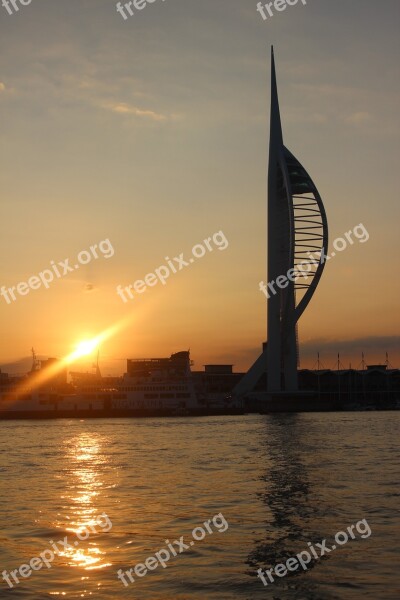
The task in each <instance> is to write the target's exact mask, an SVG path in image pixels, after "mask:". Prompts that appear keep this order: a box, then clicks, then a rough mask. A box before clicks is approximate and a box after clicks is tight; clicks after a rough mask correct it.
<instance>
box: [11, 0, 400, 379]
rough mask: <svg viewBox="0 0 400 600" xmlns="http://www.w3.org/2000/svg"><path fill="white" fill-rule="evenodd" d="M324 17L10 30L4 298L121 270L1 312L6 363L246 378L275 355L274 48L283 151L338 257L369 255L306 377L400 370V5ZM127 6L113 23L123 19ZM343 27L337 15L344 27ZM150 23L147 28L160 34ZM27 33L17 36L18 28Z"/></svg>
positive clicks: (314, 11) (204, 8) (343, 275)
mask: <svg viewBox="0 0 400 600" xmlns="http://www.w3.org/2000/svg"><path fill="white" fill-rule="evenodd" d="M343 6H345V9H343V10H338V8H337V5H336V4H335V7H333V5H332V3H331V2H330V3H329V2H328V0H320V2H318V3H311V2H310V3H307V6H306V7H304V6H295V7H293V8H291V9H290V11H289V10H288V11H285V13H282V14H280V15H276V16H275V17H274V20H271V21H269V22H263V20H262V19H260V16H259V14H258V13H257V12H256V11H255V7H254V6H253V4H252V3H247V4H246V3H243V2H242V1H239V0H230V2H229V5H228V3H227V0H226V1H225V0H224V1H223V2H221V3H218V6H217V5H216V3H215V2H211V0H206V1H204V2H202V3H199V2H197V1H194V0H185V2H183V0H176V2H170V3H165V5H157V3H154V5H152V6H151V7H150V6H149V7H148V10H147V11H143V14H141V15H140V23H139V21H138V19H137V18H136V20H135V19H132V20H131V21H129V22H128V21H127V22H124V21H123V20H122V19H121V18H120V17H119V18H118V15H117V16H116V15H115V14H114V10H111V9H110V3H109V2H105V1H103V0H100V1H97V0H96V2H94V0H90V1H88V2H86V3H85V4H84V5H83V6H81V7H80V8H79V10H77V8H76V7H75V5H73V6H72V5H70V4H69V3H66V4H65V5H64V4H60V3H56V4H54V3H53V2H50V1H49V0H43V1H42V2H40V3H32V4H31V5H29V6H27V7H25V8H24V10H23V11H20V13H19V14H18V15H14V16H13V17H8V16H7V15H5V14H2V15H1V17H2V18H1V21H0V50H1V52H0V57H1V58H0V111H1V113H2V115H3V119H2V123H3V126H2V131H1V133H0V141H1V142H0V158H1V167H0V185H1V190H2V198H1V206H0V218H1V223H2V235H1V238H0V256H1V270H0V286H5V287H6V288H9V287H11V286H16V285H17V284H18V283H19V282H23V281H27V280H28V279H29V278H30V277H32V276H34V275H37V274H38V273H39V272H41V271H43V270H44V269H47V268H49V265H50V261H55V263H57V262H58V261H63V260H65V259H66V258H69V259H70V261H71V264H75V262H76V260H75V259H76V257H77V255H78V253H79V252H80V251H82V250H87V249H89V248H90V246H91V245H93V244H96V243H97V244H98V243H99V242H100V241H101V240H105V239H109V240H110V242H111V243H112V246H113V249H114V251H115V252H114V255H113V256H112V257H110V258H108V259H104V258H102V257H99V258H98V259H97V260H92V261H91V262H90V263H89V264H88V265H87V266H81V267H80V268H79V270H76V271H75V272H71V273H68V274H66V275H65V277H62V278H57V279H56V280H55V281H54V282H52V283H51V284H50V286H49V289H46V288H43V286H42V287H41V288H40V289H37V290H31V291H30V292H29V294H27V295H25V296H18V297H17V300H16V301H15V302H11V303H10V304H7V302H6V301H5V299H4V298H3V297H0V327H1V339H0V364H1V363H8V362H11V361H15V360H19V359H21V358H22V357H26V356H28V355H29V349H30V348H31V346H34V347H35V349H36V351H37V352H38V354H39V355H42V356H59V357H61V356H65V355H66V354H68V353H70V352H71V351H72V350H73V349H74V347H75V345H76V344H77V343H78V342H79V341H80V340H82V339H86V338H91V337H95V336H97V335H98V334H99V333H100V332H102V331H103V330H104V329H107V328H108V327H110V326H112V325H114V324H115V323H121V322H122V323H123V324H122V325H121V327H120V328H119V329H118V330H117V331H116V333H115V335H113V336H112V337H109V338H108V339H107V340H105V341H103V343H102V348H101V355H102V360H103V361H104V366H105V371H106V372H107V371H109V372H112V371H116V370H120V371H122V370H123V367H124V362H123V359H125V358H127V357H146V356H164V355H169V354H171V353H172V352H175V351H178V350H181V349H188V348H190V349H191V353H192V358H193V359H194V360H195V363H196V364H195V368H201V366H202V365H203V364H204V363H206V362H207V363H208V362H227V363H234V364H235V369H236V370H239V369H245V368H247V367H248V366H250V364H251V362H252V361H253V360H254V359H255V358H256V356H257V354H258V352H259V349H260V346H261V342H262V341H264V340H265V336H266V334H265V331H266V301H265V297H264V296H263V294H262V293H261V292H260V291H259V289H258V284H259V281H261V280H264V281H265V278H266V245H267V241H266V167H267V158H268V155H267V149H268V135H269V123H268V116H269V115H268V113H269V47H270V45H271V44H274V46H275V51H276V58H277V69H278V85H279V93H280V101H281V111H282V121H283V130H284V137H285V141H286V145H287V146H288V147H289V148H290V149H291V151H292V152H293V153H294V154H295V155H296V156H297V157H298V158H299V160H300V161H301V162H302V163H303V165H304V166H305V168H306V169H307V170H308V171H309V173H310V175H311V176H312V178H313V179H314V181H315V183H316V185H317V187H318V189H319V191H320V193H321V196H322V198H323V200H324V204H325V207H326V210H327V214H328V221H329V226H330V240H331V242H332V241H333V240H334V239H335V237H337V236H341V235H343V233H344V232H346V231H348V230H350V229H352V228H353V227H354V226H355V225H357V224H358V223H363V224H364V226H365V227H366V228H367V229H368V232H369V234H370V239H369V241H368V242H367V243H365V244H355V245H354V246H352V247H349V248H348V249H347V250H345V251H344V252H343V253H341V254H339V255H338V256H337V257H335V259H334V260H332V261H330V262H329V264H328V265H327V267H326V269H325V272H324V274H323V277H322V280H321V284H320V286H319V288H318V291H317V292H316V294H315V296H314V298H313V299H312V301H311V303H310V305H309V307H308V309H307V310H306V312H305V314H304V315H303V317H302V319H301V322H300V326H299V332H300V341H301V354H302V357H303V359H302V366H312V365H313V364H314V363H315V360H316V352H317V351H318V350H320V352H321V356H322V358H323V360H324V363H326V365H327V366H333V364H334V362H335V356H336V353H337V352H338V351H340V352H341V355H342V357H343V363H344V364H346V366H348V363H349V362H350V361H351V362H352V364H353V366H357V364H358V363H359V362H360V360H361V351H362V350H364V351H365V352H366V356H367V360H368V362H383V361H384V360H385V351H386V350H387V351H389V353H390V359H391V362H392V363H393V364H394V365H395V366H400V350H399V332H400V319H399V311H398V308H399V306H398V304H399V302H398V299H399V291H400V290H399V287H400V286H399V280H398V277H397V273H398V269H397V265H398V258H399V251H398V247H399V242H398V237H399V234H398V223H399V208H398V206H399V203H398V193H397V188H398V182H397V179H398V173H397V171H398V165H397V163H398V160H397V159H398V150H399V146H398V124H399V120H398V92H399V87H398V81H399V80H398V66H397V62H398V61H397V57H398V50H399V43H398V39H397V32H396V29H397V27H396V23H397V22H398V17H399V5H398V3H397V2H396V1H394V0H393V1H392V0H387V2H386V3H385V11H382V9H381V8H380V6H379V4H378V3H376V2H372V1H370V0H367V1H366V0H363V2H361V0H356V1H355V2H354V3H351V6H350V5H349V3H346V4H345V5H344V4H343ZM112 8H114V7H113V6H112ZM334 8H335V9H334ZM145 13H146V14H145ZM14 17H16V18H14ZM220 230H222V231H223V233H224V235H225V236H226V238H227V240H228V241H229V246H228V247H227V248H226V250H224V251H218V250H217V249H216V250H214V251H213V252H207V254H206V255H205V256H204V257H203V258H201V259H198V260H196V261H195V262H194V263H193V264H190V266H188V267H187V268H185V269H184V270H182V271H180V272H178V273H177V274H175V275H173V276H171V277H170V278H169V280H168V283H167V285H165V286H162V285H160V284H158V285H156V286H155V287H151V288H148V289H147V290H146V292H145V293H143V294H141V295H138V296H137V297H135V299H134V300H133V301H130V302H128V303H126V304H124V303H123V302H122V301H121V299H120V298H119V297H118V296H117V294H116V286H117V285H119V284H122V285H128V284H130V283H133V282H134V281H135V280H138V279H142V278H143V277H144V276H145V275H146V274H147V273H150V272H154V269H155V268H157V267H159V266H160V265H162V264H164V262H165V257H166V256H168V257H170V258H171V257H175V256H178V255H179V254H180V253H184V255H187V254H188V255H189V256H190V255H191V248H192V247H193V246H194V245H195V244H197V243H198V242H201V241H202V240H204V239H206V238H208V237H209V236H212V235H213V234H214V233H215V232H218V231H220Z"/></svg>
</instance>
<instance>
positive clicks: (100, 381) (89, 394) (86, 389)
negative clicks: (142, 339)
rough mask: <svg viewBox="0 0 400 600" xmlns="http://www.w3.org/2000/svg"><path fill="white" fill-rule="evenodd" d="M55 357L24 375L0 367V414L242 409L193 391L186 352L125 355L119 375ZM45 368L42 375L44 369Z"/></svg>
mask: <svg viewBox="0 0 400 600" xmlns="http://www.w3.org/2000/svg"><path fill="white" fill-rule="evenodd" d="M58 364H59V363H58V361H57V360H56V359H47V360H45V361H38V360H37V359H36V356H35V354H34V352H33V364H32V369H31V371H30V372H29V373H28V374H27V375H26V376H24V377H19V378H16V377H9V376H8V375H7V374H4V373H1V372H0V419H16V418H18V419H24V418H63V417H65V418H74V417H75V418H76V417H78V418H84V417H98V418H104V417H124V416H128V417H136V416H137V417H142V416H180V415H182V416H184V415H205V414H243V409H242V405H241V402H240V401H239V400H237V399H234V398H229V397H227V398H224V399H219V400H218V401H214V402H207V401H206V399H205V398H201V397H199V394H197V393H196V390H195V386H194V382H193V378H192V373H191V366H192V361H191V360H190V352H189V351H182V352H177V353H175V354H172V355H171V356H170V357H169V358H150V359H128V360H127V371H126V373H125V374H124V375H123V376H122V377H102V375H101V372H100V369H99V365H98V362H97V365H96V366H95V369H96V370H95V372H94V373H91V372H89V373H81V372H71V373H70V378H71V381H70V382H69V383H68V382H67V372H66V369H64V368H59V367H58ZM47 374H48V375H47Z"/></svg>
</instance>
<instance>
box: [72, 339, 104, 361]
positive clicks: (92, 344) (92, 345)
mask: <svg viewBox="0 0 400 600" xmlns="http://www.w3.org/2000/svg"><path fill="white" fill-rule="evenodd" d="M98 345H99V340H98V338H94V339H93V340H84V341H82V342H80V343H79V344H78V345H77V347H76V350H75V352H74V355H75V357H76V358H81V357H82V356H88V354H91V353H92V352H94V350H96V348H97V346H98Z"/></svg>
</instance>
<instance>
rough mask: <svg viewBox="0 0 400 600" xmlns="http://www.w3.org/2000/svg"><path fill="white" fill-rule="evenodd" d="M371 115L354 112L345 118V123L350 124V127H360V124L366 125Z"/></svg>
mask: <svg viewBox="0 0 400 600" xmlns="http://www.w3.org/2000/svg"><path fill="white" fill-rule="evenodd" d="M371 118H372V117H371V115H370V113H368V112H355V113H352V114H351V115H349V116H348V117H346V118H345V122H346V123H351V124H352V125H361V124H362V123H367V122H368V121H370V120H371Z"/></svg>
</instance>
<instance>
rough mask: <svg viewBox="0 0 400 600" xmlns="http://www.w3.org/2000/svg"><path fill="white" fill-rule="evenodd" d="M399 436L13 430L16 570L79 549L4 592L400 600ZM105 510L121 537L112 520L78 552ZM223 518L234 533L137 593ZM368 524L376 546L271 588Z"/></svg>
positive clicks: (370, 418) (178, 425) (3, 495)
mask: <svg viewBox="0 0 400 600" xmlns="http://www.w3.org/2000/svg"><path fill="white" fill-rule="evenodd" d="M399 423H400V413H393V412H387V413H351V414H343V413H335V414H332V413H331V414H301V415H271V416H254V415H253V416H246V417H218V418H217V417H210V418H198V419H192V418H176V419H148V420H146V419H137V420H134V419H132V420H128V419H127V420H123V419H118V420H111V421H107V420H84V421H76V420H59V421H49V422H44V421H41V422H40V421H37V422H33V421H32V422H29V421H22V422H1V423H0V449H1V455H0V478H1V489H0V523H1V532H0V542H1V544H0V571H3V570H4V569H7V571H8V572H10V571H12V570H13V569H17V568H19V567H20V565H22V564H26V563H29V561H30V560H31V559H32V558H33V557H37V556H38V555H39V554H40V553H41V552H43V551H45V550H46V549H49V548H51V542H56V541H58V540H63V539H64V537H65V536H68V540H69V542H70V543H71V544H72V545H73V547H71V548H68V549H66V550H65V552H63V553H62V554H61V555H59V556H56V558H55V559H54V562H53V563H52V565H51V568H50V569H47V568H42V569H41V570H38V571H34V572H33V573H32V575H31V576H30V577H28V578H26V579H22V578H21V583H20V584H19V585H16V584H15V585H14V587H13V588H12V589H10V588H9V586H8V585H7V584H6V582H5V581H3V580H2V579H0V593H1V597H3V598H17V599H19V598H22V599H25V598H27V599H33V600H41V599H42V598H43V599H44V598H46V599H48V598H57V597H60V598H70V599H75V598H89V597H92V598H95V599H97V598H99V599H100V600H101V599H107V600H108V599H112V600H114V599H116V598H144V599H151V600H169V599H171V600H172V599H181V600H183V599H193V600H198V599H199V600H200V599H204V598H206V599H216V600H222V599H224V600H225V599H226V600H228V599H231V598H243V599H250V598H257V599H258V598H277V599H286V598H290V599H294V598H295V599H307V600H309V599H311V600H314V599H315V600H324V599H331V598H339V599H344V600H346V599H355V598H363V599H369V598H371V599H374V600H375V599H382V598H383V599H392V598H393V599H395V598H396V600H397V599H398V598H400V585H399V571H398V562H399V561H398V559H399V554H400V525H399V507H400V502H399V499H400V495H399V488H398V482H399V479H400V466H399V444H398V441H399ZM102 513H106V515H108V517H109V519H110V520H111V522H112V528H111V529H110V530H109V531H106V522H105V521H104V519H105V518H104V519H103V521H102V523H103V524H102V527H99V528H98V529H99V531H98V533H97V534H94V533H93V534H92V535H91V536H90V537H89V538H88V539H87V540H86V541H79V542H78V538H77V537H76V533H79V532H81V531H82V530H83V528H84V527H85V526H90V525H93V524H94V523H95V522H96V519H97V518H99V515H101V514H102ZM218 513H222V515H223V517H224V518H225V519H226V521H227V522H228V524H229V528H228V529H227V530H226V531H225V532H218V530H217V529H216V528H215V527H214V528H213V531H214V533H212V534H207V535H206V537H205V538H204V539H203V540H202V541H196V543H195V544H194V546H192V547H191V548H190V549H188V550H187V551H186V552H184V553H182V554H178V556H176V557H175V558H173V559H171V560H170V561H169V563H168V567H167V568H166V569H162V568H161V567H158V568H157V569H156V570H153V571H151V572H148V573H147V575H145V576H144V577H142V578H138V577H135V582H134V583H133V584H130V585H129V587H124V585H123V584H122V582H121V581H120V580H119V579H117V571H118V569H123V570H124V571H125V570H127V569H129V568H131V567H134V566H135V565H136V564H137V563H143V562H144V561H145V560H146V558H148V557H149V556H154V554H155V553H156V552H157V551H158V550H160V549H161V548H165V547H166V542H165V540H167V539H168V540H176V539H179V538H180V537H181V536H184V539H185V540H186V541H187V540H188V539H189V540H191V539H192V537H191V532H192V530H193V528H194V527H196V526H198V525H202V524H203V523H204V522H205V521H207V520H208V519H212V517H213V516H214V515H216V514H218ZM361 519H367V522H368V524H369V526H370V527H371V530H372V535H371V536H370V537H368V538H365V539H361V537H360V535H358V536H357V538H356V539H354V540H351V539H350V540H349V542H348V543H347V544H345V545H343V546H342V547H340V548H338V549H337V550H335V551H334V552H331V553H330V554H329V556H327V557H324V558H322V559H319V560H316V561H314V563H312V564H310V568H309V569H308V570H307V571H305V572H304V571H303V570H301V572H299V571H296V572H293V573H291V574H290V575H288V576H286V577H282V578H278V577H275V579H276V581H275V582H274V583H273V584H272V583H270V584H269V585H268V586H267V587H264V585H263V584H262V582H261V580H260V579H258V578H257V576H256V570H257V569H258V568H260V567H262V568H263V569H264V568H270V567H271V566H274V565H276V564H277V563H280V562H282V561H286V560H287V559H288V558H289V557H291V556H293V555H295V554H296V553H298V552H301V551H302V550H306V549H307V543H308V542H312V543H316V542H321V540H322V539H324V538H326V539H327V540H329V541H330V542H331V541H332V540H333V538H334V535H335V534H336V532H338V531H340V530H343V529H346V528H347V527H348V526H349V525H352V524H355V523H357V522H358V521H360V520H361ZM81 537H83V536H82V535H81ZM74 542H77V544H74ZM331 545H332V544H331ZM14 583H15V582H14Z"/></svg>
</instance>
